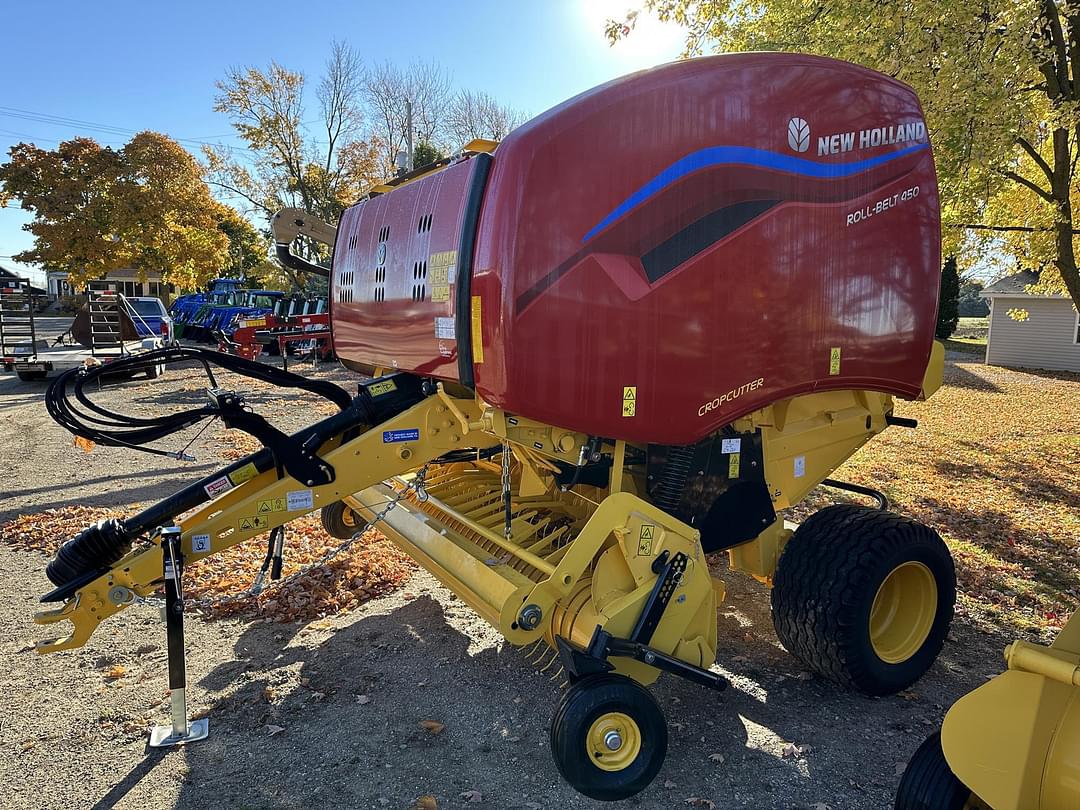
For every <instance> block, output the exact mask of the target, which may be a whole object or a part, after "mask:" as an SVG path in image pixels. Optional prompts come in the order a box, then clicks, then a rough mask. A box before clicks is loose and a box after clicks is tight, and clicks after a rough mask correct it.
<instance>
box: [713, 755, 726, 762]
mask: <svg viewBox="0 0 1080 810" xmlns="http://www.w3.org/2000/svg"><path fill="white" fill-rule="evenodd" d="M709 759H711V760H712V761H713V762H723V761H724V755H723V754H709Z"/></svg>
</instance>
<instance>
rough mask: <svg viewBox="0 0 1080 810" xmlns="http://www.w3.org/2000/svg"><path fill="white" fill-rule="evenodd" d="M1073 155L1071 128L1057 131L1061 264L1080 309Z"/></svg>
mask: <svg viewBox="0 0 1080 810" xmlns="http://www.w3.org/2000/svg"><path fill="white" fill-rule="evenodd" d="M1071 166H1072V154H1071V149H1070V148H1069V130H1068V129H1065V128H1064V127H1061V128H1058V129H1055V130H1054V184H1053V195H1054V202H1055V204H1056V205H1057V222H1056V223H1055V226H1056V230H1057V234H1056V243H1057V260H1056V261H1055V264H1056V265H1057V269H1058V272H1059V273H1061V278H1062V280H1063V281H1064V282H1065V289H1066V290H1068V291H1069V296H1070V297H1071V298H1072V300H1073V303H1074V304H1076V306H1077V308H1078V309H1080V270H1078V269H1077V265H1076V250H1075V249H1074V246H1073V215H1072V201H1071V199H1070V190H1071V189H1070V188H1069V185H1070V183H1069V178H1070V175H1071V171H1070V169H1071Z"/></svg>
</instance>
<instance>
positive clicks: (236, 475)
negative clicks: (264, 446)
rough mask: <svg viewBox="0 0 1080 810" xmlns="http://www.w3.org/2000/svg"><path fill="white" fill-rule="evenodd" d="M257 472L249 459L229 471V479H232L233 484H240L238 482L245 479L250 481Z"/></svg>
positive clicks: (242, 481) (240, 482)
mask: <svg viewBox="0 0 1080 810" xmlns="http://www.w3.org/2000/svg"><path fill="white" fill-rule="evenodd" d="M258 474H259V471H258V470H257V469H255V465H254V464H252V463H251V462H250V461H249V462H248V463H247V464H245V465H244V466H243V467H240V468H239V469H237V470H233V471H232V472H231V473H229V480H230V481H232V482H233V484H234V485H235V486H240V484H242V483H244V482H245V481H250V480H251V479H252V478H254V477H255V476H256V475H258Z"/></svg>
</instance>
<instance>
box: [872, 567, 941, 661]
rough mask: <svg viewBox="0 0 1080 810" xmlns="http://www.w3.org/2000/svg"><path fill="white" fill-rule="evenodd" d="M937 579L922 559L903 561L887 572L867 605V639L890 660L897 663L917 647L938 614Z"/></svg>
mask: <svg viewBox="0 0 1080 810" xmlns="http://www.w3.org/2000/svg"><path fill="white" fill-rule="evenodd" d="M937 604H938V592H937V581H936V580H935V579H934V574H933V573H932V572H931V571H930V569H929V568H928V567H927V566H926V565H924V564H923V563H921V562H917V561H914V560H912V561H909V562H906V563H902V564H901V565H898V566H897V567H896V568H894V569H893V570H892V571H890V572H889V574H888V576H886V577H885V579H884V581H883V582H882V583H881V586H880V587H879V588H878V590H877V594H875V596H874V603H873V606H872V607H871V608H870V643H871V644H872V645H873V648H874V652H875V653H876V654H877V656H878V657H879V658H880V659H881V660H882V661H885V662H887V663H889V664H899V663H901V662H903V661H906V660H908V659H909V658H911V657H912V656H913V655H915V653H917V652H918V651H919V649H920V648H921V647H922V645H923V644H924V643H925V642H926V639H927V638H928V637H929V635H930V630H931V628H932V627H933V624H934V616H935V615H936V614H937Z"/></svg>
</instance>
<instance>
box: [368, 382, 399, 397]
mask: <svg viewBox="0 0 1080 810" xmlns="http://www.w3.org/2000/svg"><path fill="white" fill-rule="evenodd" d="M367 390H368V393H369V394H371V395H372V396H373V397H378V396H382V395H383V394H389V393H390V392H391V391H396V390H397V386H396V385H395V384H394V381H393V380H383V381H382V382H377V383H372V384H371V385H369V386H368V387H367Z"/></svg>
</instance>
